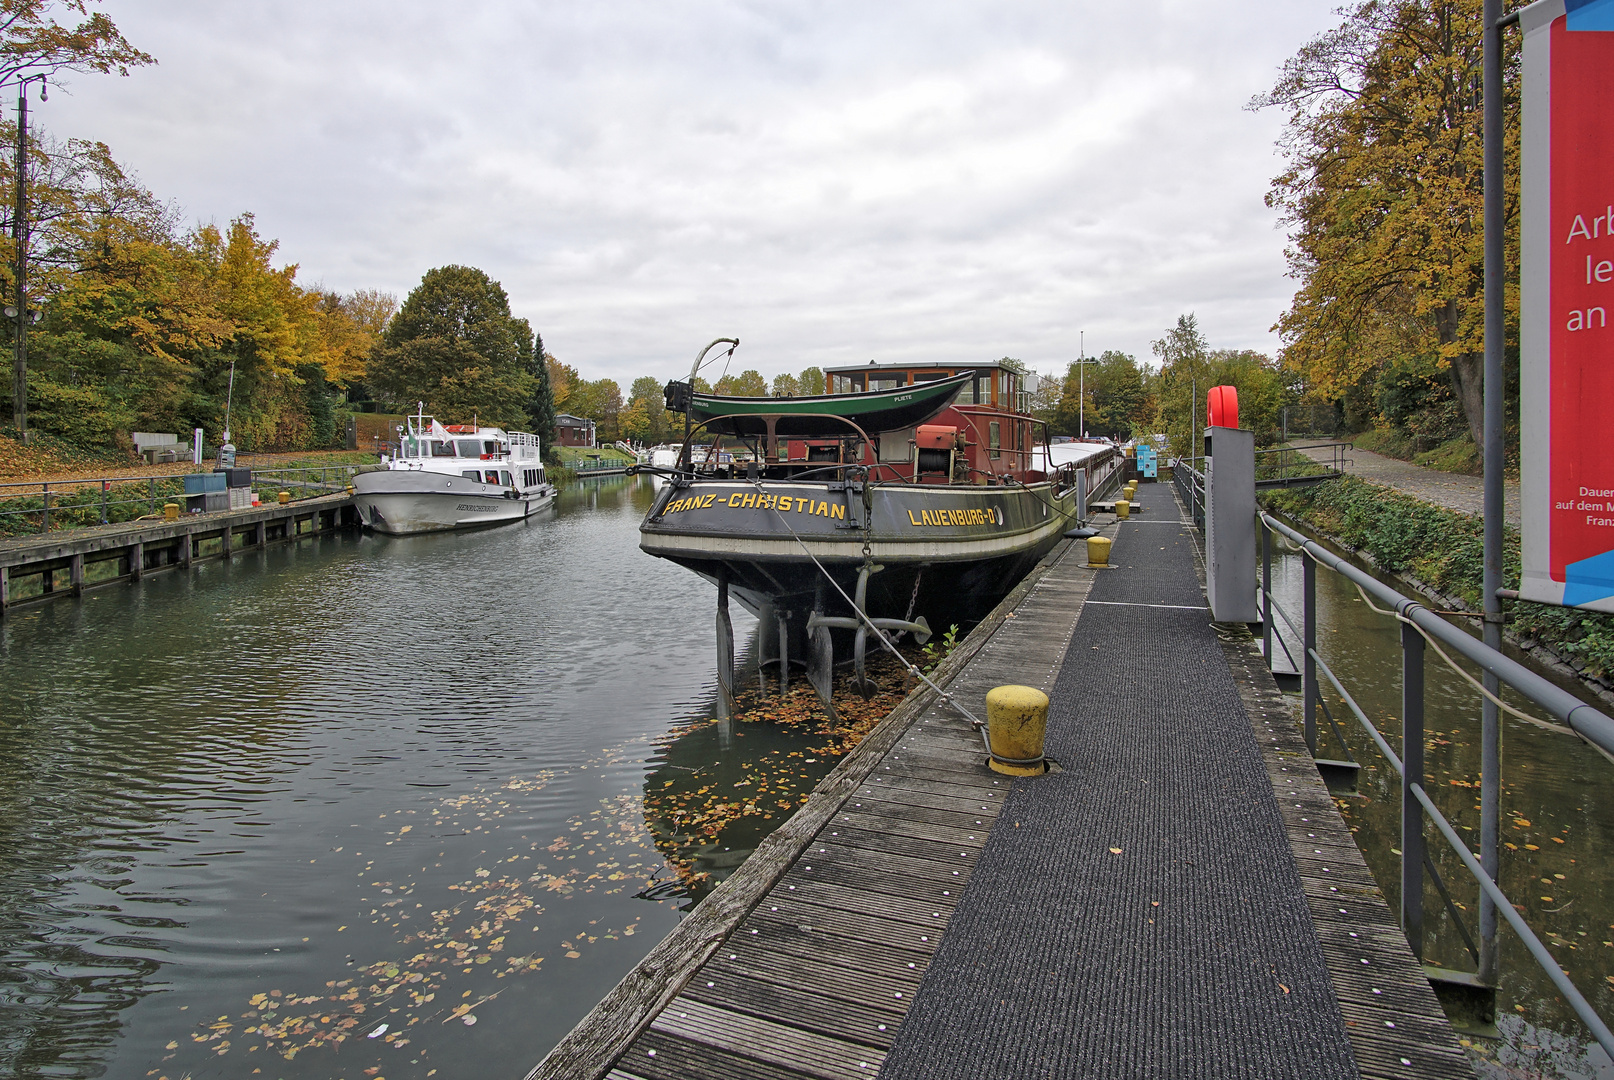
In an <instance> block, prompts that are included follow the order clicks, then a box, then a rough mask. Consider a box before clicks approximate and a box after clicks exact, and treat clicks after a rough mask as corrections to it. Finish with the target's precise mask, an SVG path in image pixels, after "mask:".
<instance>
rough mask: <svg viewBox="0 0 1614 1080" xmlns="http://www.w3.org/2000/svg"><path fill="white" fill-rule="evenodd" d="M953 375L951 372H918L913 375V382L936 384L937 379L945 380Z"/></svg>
mask: <svg viewBox="0 0 1614 1080" xmlns="http://www.w3.org/2000/svg"><path fill="white" fill-rule="evenodd" d="M951 374H952V372H950V371H916V372H914V373H913V381H914V382H916V383H922V382H935V381H936V380H937V379H945V378H947V376H949V375H951Z"/></svg>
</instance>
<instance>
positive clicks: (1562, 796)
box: [1272, 555, 1614, 1080]
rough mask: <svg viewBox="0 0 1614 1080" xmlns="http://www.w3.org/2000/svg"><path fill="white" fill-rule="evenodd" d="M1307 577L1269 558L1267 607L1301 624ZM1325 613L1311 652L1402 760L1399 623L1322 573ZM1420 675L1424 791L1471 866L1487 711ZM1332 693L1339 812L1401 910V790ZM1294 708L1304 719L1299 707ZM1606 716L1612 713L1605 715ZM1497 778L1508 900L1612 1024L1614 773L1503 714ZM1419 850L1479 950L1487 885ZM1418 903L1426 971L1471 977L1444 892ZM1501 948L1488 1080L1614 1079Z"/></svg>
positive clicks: (1519, 962)
mask: <svg viewBox="0 0 1614 1080" xmlns="http://www.w3.org/2000/svg"><path fill="white" fill-rule="evenodd" d="M1301 576H1302V568H1301V561H1300V556H1298V555H1288V556H1284V557H1281V558H1279V559H1276V560H1275V562H1274V581H1273V589H1272V592H1273V596H1274V598H1275V599H1276V600H1277V601H1278V602H1279V603H1280V604H1281V605H1282V606H1283V607H1284V609H1285V610H1286V611H1288V612H1289V613H1290V616H1291V618H1292V619H1293V620H1294V622H1295V623H1296V624H1298V623H1299V622H1300V610H1301V606H1300V600H1301ZM1391 584H1392V585H1393V584H1395V583H1394V582H1392V583H1391ZM1317 600H1318V606H1319V616H1318V627H1319V631H1318V652H1319V653H1320V654H1321V655H1322V657H1323V659H1324V660H1325V661H1326V662H1327V664H1328V666H1329V667H1330V668H1332V669H1333V671H1334V673H1335V674H1336V675H1338V676H1339V678H1340V680H1341V682H1343V683H1344V684H1345V687H1346V689H1347V690H1349V691H1350V693H1351V696H1352V697H1353V698H1355V699H1356V701H1357V704H1358V705H1360V706H1361V708H1362V711H1363V712H1364V713H1366V714H1367V716H1368V718H1369V719H1371V720H1372V721H1373V723H1374V725H1375V726H1376V727H1378V729H1379V730H1380V731H1381V732H1382V733H1383V734H1384V735H1385V737H1386V741H1387V742H1389V744H1390V746H1391V747H1392V748H1393V749H1394V750H1395V751H1396V753H1397V754H1400V753H1401V719H1400V717H1401V647H1400V629H1399V624H1398V623H1397V622H1396V621H1395V620H1394V619H1393V618H1391V617H1388V616H1385V615H1379V614H1376V613H1375V612H1373V611H1372V610H1371V609H1370V608H1369V607H1368V605H1367V603H1366V602H1365V601H1364V600H1363V599H1362V597H1361V595H1360V594H1359V593H1358V592H1357V590H1356V588H1355V587H1354V586H1352V585H1351V584H1350V582H1348V581H1347V580H1346V579H1345V578H1343V577H1342V576H1340V575H1338V574H1335V573H1332V572H1331V571H1328V570H1326V569H1322V568H1319V569H1318V571H1317ZM1380 606H1382V605H1380ZM1431 606H1433V605H1431ZM1274 622H1275V623H1276V624H1277V626H1278V627H1279V629H1280V631H1281V632H1282V636H1283V638H1284V639H1285V641H1286V643H1287V645H1288V648H1289V655H1292V656H1299V655H1301V652H1300V647H1299V644H1298V636H1297V635H1296V634H1294V633H1293V632H1292V631H1291V630H1290V629H1289V628H1288V627H1287V626H1285V625H1284V623H1283V620H1282V619H1281V618H1278V617H1276V616H1275V617H1274ZM1273 651H1274V653H1275V654H1276V655H1277V656H1278V662H1279V666H1286V667H1290V668H1292V667H1293V665H1291V664H1288V663H1287V661H1286V658H1285V653H1284V652H1283V650H1282V649H1281V648H1280V647H1279V646H1274V649H1273ZM1447 651H1448V652H1449V651H1450V650H1447ZM1516 658H1517V657H1516ZM1465 670H1467V671H1468V673H1469V674H1470V675H1471V676H1472V677H1474V678H1475V679H1478V678H1479V671H1478V669H1477V668H1475V667H1473V666H1472V665H1465ZM1424 671H1425V679H1426V698H1425V701H1426V705H1425V708H1426V717H1425V723H1426V726H1427V732H1426V735H1427V744H1426V748H1425V755H1426V760H1425V768H1426V770H1427V779H1428V782H1427V783H1426V785H1425V789H1426V790H1427V791H1429V793H1430V795H1431V797H1432V798H1433V799H1434V800H1435V803H1436V805H1438V806H1439V807H1440V808H1441V811H1442V812H1443V813H1444V814H1445V815H1446V817H1447V819H1448V820H1450V821H1451V822H1452V823H1453V825H1454V826H1455V827H1456V829H1457V831H1458V832H1459V833H1460V834H1461V835H1462V836H1464V837H1468V838H1471V839H1472V847H1471V850H1472V851H1474V852H1475V853H1476V854H1477V853H1478V851H1479V831H1478V830H1479V824H1480V815H1479V770H1480V752H1481V743H1480V697H1479V694H1478V692H1477V691H1475V690H1474V689H1473V688H1472V687H1471V686H1470V685H1469V684H1468V683H1466V682H1464V681H1463V680H1462V679H1461V678H1460V677H1459V676H1458V675H1457V674H1456V673H1454V672H1453V671H1452V670H1451V669H1450V668H1449V667H1447V665H1446V663H1445V661H1443V660H1441V658H1440V657H1439V656H1438V655H1437V654H1436V653H1435V652H1434V650H1433V649H1426V650H1425V660H1424ZM1319 677H1320V678H1321V677H1322V676H1320V675H1319ZM1560 682H1561V683H1562V685H1564V686H1565V687H1566V689H1569V690H1570V691H1571V692H1581V691H1580V689H1579V687H1578V686H1575V685H1573V684H1572V683H1569V682H1563V681H1562V680H1560ZM1324 686H1325V691H1324V700H1325V702H1326V704H1327V706H1328V709H1329V711H1330V712H1331V713H1332V715H1333V716H1334V718H1335V719H1336V720H1337V721H1338V722H1339V726H1340V729H1341V731H1342V732H1343V734H1344V737H1345V738H1344V741H1345V744H1346V745H1347V746H1348V747H1349V751H1350V755H1351V756H1353V757H1354V758H1355V759H1356V760H1357V761H1358V762H1360V763H1361V764H1362V771H1361V775H1360V778H1359V781H1358V785H1357V792H1356V793H1355V794H1351V795H1345V796H1342V797H1341V798H1339V799H1338V802H1339V805H1340V809H1341V810H1342V812H1343V813H1344V815H1345V819H1346V821H1347V823H1348V824H1349V825H1350V827H1351V830H1352V832H1354V833H1356V838H1357V843H1358V846H1360V847H1361V848H1362V849H1363V854H1364V855H1365V856H1366V858H1367V863H1368V866H1369V868H1370V869H1371V870H1372V871H1373V877H1374V879H1375V880H1376V881H1377V882H1378V883H1379V886H1380V887H1381V888H1382V889H1383V890H1384V893H1385V897H1386V899H1387V900H1388V901H1389V903H1390V905H1391V908H1392V910H1395V909H1398V907H1399V904H1400V874H1401V868H1400V855H1401V852H1400V848H1401V839H1400V829H1401V824H1400V821H1401V819H1400V805H1401V781H1400V777H1399V776H1398V775H1397V774H1396V772H1395V770H1394V769H1392V768H1391V767H1390V765H1389V763H1388V762H1387V761H1386V760H1385V759H1384V758H1383V757H1382V756H1381V755H1380V754H1379V752H1378V750H1377V748H1376V747H1375V746H1374V745H1373V744H1372V741H1371V739H1370V738H1369V736H1368V735H1367V733H1366V732H1365V731H1364V730H1363V729H1362V727H1361V725H1360V724H1359V723H1358V722H1357V720H1356V719H1355V718H1354V717H1353V716H1351V715H1350V713H1349V711H1348V710H1347V708H1346V706H1345V705H1344V703H1343V702H1342V701H1341V699H1340V697H1339V695H1338V694H1337V693H1335V692H1334V691H1333V689H1332V687H1329V686H1328V685H1327V683H1326V681H1325V682H1324ZM1502 696H1503V700H1505V701H1507V702H1508V703H1509V704H1510V705H1513V706H1515V707H1517V708H1520V709H1522V710H1524V711H1526V712H1531V713H1532V714H1533V715H1536V716H1542V715H1543V714H1542V713H1541V711H1540V710H1539V709H1538V708H1535V707H1534V706H1531V705H1530V704H1529V703H1528V702H1526V701H1525V700H1524V699H1523V698H1521V697H1520V696H1518V695H1516V694H1514V693H1512V692H1511V691H1507V690H1504V693H1503V695H1502ZM1296 703H1297V708H1298V698H1297V699H1296ZM1602 707H1603V708H1604V709H1605V711H1606V709H1607V706H1602ZM1318 727H1319V734H1318V740H1319V756H1321V757H1325V758H1340V757H1342V756H1344V755H1343V754H1342V753H1341V751H1340V742H1339V740H1338V738H1337V737H1336V736H1335V735H1334V733H1333V731H1332V730H1331V729H1330V728H1329V725H1328V723H1327V721H1326V720H1324V719H1323V718H1322V717H1321V716H1319V718H1318ZM1502 776H1503V795H1502V825H1501V835H1500V841H1501V842H1502V844H1503V845H1504V846H1503V847H1502V858H1501V874H1500V880H1499V883H1500V885H1501V886H1502V890H1503V892H1504V893H1505V894H1506V895H1507V896H1508V897H1509V899H1511V900H1512V901H1513V902H1514V904H1516V905H1517V906H1518V907H1519V908H1521V909H1522V911H1523V913H1524V915H1525V918H1526V921H1527V922H1528V923H1529V925H1530V926H1531V928H1532V929H1534V930H1535V932H1536V934H1537V936H1538V937H1540V938H1541V939H1542V940H1543V941H1544V942H1546V944H1547V946H1548V947H1549V948H1550V949H1551V951H1552V953H1553V954H1554V955H1555V956H1556V957H1557V958H1558V961H1559V963H1560V964H1561V965H1562V966H1563V967H1564V968H1565V969H1566V970H1567V971H1568V972H1569V974H1570V976H1571V978H1572V979H1573V980H1574V982H1575V985H1576V986H1577V987H1578V988H1579V989H1580V991H1581V992H1582V993H1583V994H1585V995H1586V997H1587V999H1588V1000H1589V1001H1590V1002H1591V1004H1592V1007H1593V1008H1594V1009H1596V1010H1597V1012H1598V1014H1599V1015H1601V1016H1603V1017H1605V1018H1609V1017H1614V864H1611V861H1610V855H1611V853H1614V763H1610V762H1609V761H1607V760H1605V759H1604V758H1603V757H1602V756H1601V755H1599V754H1598V753H1597V752H1596V751H1595V750H1593V749H1591V748H1590V747H1588V746H1586V745H1584V744H1583V743H1581V742H1580V741H1579V740H1578V739H1575V738H1572V737H1570V736H1566V735H1560V734H1555V733H1553V732H1549V731H1544V730H1542V729H1540V728H1538V727H1535V726H1533V725H1531V724H1528V723H1526V722H1524V721H1521V720H1517V719H1514V718H1512V717H1508V716H1506V715H1504V717H1503V735H1502ZM1425 845H1426V848H1427V850H1428V853H1429V855H1430V857H1431V858H1432V859H1433V860H1434V862H1435V865H1436V867H1437V868H1438V870H1439V873H1440V875H1441V878H1442V879H1443V880H1444V881H1445V883H1446V885H1447V888H1448V889H1449V890H1450V892H1451V895H1452V898H1453V900H1454V902H1455V904H1456V905H1458V917H1459V918H1461V919H1462V921H1463V923H1464V924H1465V925H1466V928H1467V930H1468V932H1469V934H1470V936H1472V937H1473V938H1474V939H1475V940H1476V941H1477V940H1478V934H1479V930H1478V916H1479V907H1478V895H1479V889H1478V886H1477V885H1476V884H1474V880H1473V878H1472V877H1471V876H1470V875H1469V873H1468V871H1467V870H1465V869H1464V868H1463V865H1462V863H1461V862H1460V861H1459V860H1458V858H1457V856H1456V855H1455V854H1453V853H1452V852H1451V850H1450V848H1449V847H1448V846H1447V845H1446V843H1445V841H1444V840H1442V839H1441V837H1440V835H1439V834H1438V833H1437V832H1436V831H1435V829H1434V827H1433V826H1432V825H1430V826H1428V828H1427V830H1426V840H1425ZM1426 878H1427V875H1426ZM1425 892H1426V895H1425V898H1424V904H1425V906H1424V913H1425V914H1424V960H1425V963H1428V964H1432V965H1434V966H1438V967H1444V968H1452V969H1460V970H1467V971H1473V970H1475V969H1476V960H1475V958H1474V957H1473V956H1472V955H1471V954H1470V952H1469V950H1468V947H1467V945H1466V943H1465V942H1464V940H1463V937H1462V935H1461V933H1460V932H1459V931H1458V929H1457V925H1456V922H1455V920H1454V919H1453V918H1452V917H1451V913H1450V912H1449V910H1448V909H1447V908H1446V907H1445V904H1444V902H1443V901H1442V899H1441V897H1440V894H1439V893H1438V892H1437V891H1436V889H1435V887H1434V886H1433V884H1432V883H1427V882H1426V890H1425ZM1499 940H1500V941H1501V945H1502V950H1501V969H1502V970H1501V986H1500V993H1499V997H1498V1001H1497V1013H1498V1016H1497V1029H1498V1033H1499V1035H1500V1038H1499V1039H1491V1038H1475V1037H1469V1036H1466V1035H1465V1038H1466V1039H1467V1042H1468V1044H1469V1045H1468V1049H1469V1054H1470V1058H1471V1061H1472V1062H1473V1064H1474V1065H1475V1067H1476V1069H1477V1070H1478V1071H1479V1073H1480V1075H1481V1076H1484V1077H1487V1078H1496V1080H1502V1078H1508V1080H1514V1078H1535V1077H1553V1078H1557V1077H1565V1078H1576V1080H1579V1078H1583V1077H1584V1078H1596V1080H1610V1078H1611V1077H1614V1069H1610V1068H1609V1067H1608V1066H1607V1064H1606V1063H1607V1058H1606V1057H1605V1056H1604V1055H1603V1053H1602V1050H1601V1048H1600V1047H1597V1046H1596V1044H1595V1043H1593V1042H1591V1040H1590V1037H1589V1035H1588V1034H1587V1032H1586V1030H1585V1028H1584V1027H1583V1026H1582V1025H1581V1024H1580V1022H1579V1021H1578V1020H1577V1019H1576V1018H1575V1016H1574V1014H1573V1013H1572V1012H1571V1011H1570V1010H1569V1008H1568V1007H1567V1006H1566V1005H1565V1004H1564V1003H1563V1001H1562V1000H1561V999H1560V998H1559V996H1558V994H1557V991H1556V989H1555V988H1554V987H1553V986H1552V984H1551V982H1550V981H1549V980H1548V978H1547V976H1546V974H1545V973H1544V972H1543V971H1542V970H1541V969H1540V968H1539V967H1538V966H1537V965H1536V963H1535V961H1534V960H1533V959H1532V958H1531V957H1530V955H1529V954H1528V953H1527V952H1526V951H1525V949H1524V946H1523V945H1521V944H1520V943H1519V941H1518V939H1517V938H1516V937H1515V936H1514V935H1513V933H1512V931H1511V930H1509V929H1508V928H1507V927H1506V925H1505V924H1504V925H1503V927H1502V930H1501V932H1500V934H1499ZM1600 1068H1601V1069H1603V1070H1606V1071H1600Z"/></svg>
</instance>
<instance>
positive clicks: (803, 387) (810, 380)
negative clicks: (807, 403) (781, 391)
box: [796, 367, 825, 397]
mask: <svg viewBox="0 0 1614 1080" xmlns="http://www.w3.org/2000/svg"><path fill="white" fill-rule="evenodd" d="M796 389H797V391H798V392H799V393H800V394H801V396H802V397H813V396H815V395H817V394H822V393H825V390H824V371H823V369H822V368H817V367H810V368H804V369H803V370H802V373H801V374H800V375H797V376H796Z"/></svg>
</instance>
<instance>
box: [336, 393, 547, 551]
mask: <svg viewBox="0 0 1614 1080" xmlns="http://www.w3.org/2000/svg"><path fill="white" fill-rule="evenodd" d="M407 425H408V426H407V427H406V428H404V429H402V430H401V431H400V433H399V434H400V436H401V438H400V439H399V446H398V453H397V454H396V456H393V457H383V458H382V460H381V464H380V465H376V466H372V467H370V468H368V469H364V470H361V471H360V472H359V473H358V474H357V475H356V476H354V477H353V505H354V508H355V509H356V510H357V511H358V514H359V517H360V519H361V520H362V521H363V522H364V524H365V526H366V527H368V528H371V529H374V530H376V531H377V532H384V533H391V534H392V535H394V536H407V535H410V534H412V533H423V532H439V531H442V530H444V529H467V528H475V527H478V526H482V525H500V524H503V523H505V522H509V521H521V520H524V519H526V518H529V517H531V516H532V515H533V514H536V513H538V512H539V511H540V510H543V509H545V508H547V507H549V506H550V505H551V504H552V503H553V502H554V500H555V488H554V486H553V485H551V484H550V483H549V480H548V478H547V477H546V476H545V475H544V463H543V459H542V456H541V452H540V448H539V445H538V436H536V435H529V434H527V433H526V432H524V431H505V430H504V429H503V428H496V427H475V426H471V425H468V424H460V425H450V426H448V427H444V426H443V425H442V424H439V423H438V422H437V420H436V419H435V418H433V417H430V416H427V415H425V414H424V413H420V414H417V415H415V416H411V417H408V418H407Z"/></svg>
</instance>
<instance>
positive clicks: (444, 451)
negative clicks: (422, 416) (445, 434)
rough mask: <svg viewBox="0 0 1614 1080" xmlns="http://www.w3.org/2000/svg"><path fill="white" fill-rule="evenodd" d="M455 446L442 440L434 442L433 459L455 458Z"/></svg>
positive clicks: (434, 440)
mask: <svg viewBox="0 0 1614 1080" xmlns="http://www.w3.org/2000/svg"><path fill="white" fill-rule="evenodd" d="M454 456H455V455H454V444H453V443H451V442H444V441H443V440H441V439H433V440H432V457H454Z"/></svg>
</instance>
